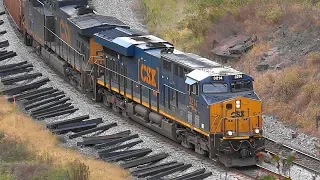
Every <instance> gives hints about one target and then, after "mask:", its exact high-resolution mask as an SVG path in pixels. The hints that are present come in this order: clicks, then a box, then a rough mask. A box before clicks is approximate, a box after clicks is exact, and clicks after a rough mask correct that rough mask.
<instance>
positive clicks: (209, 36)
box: [140, 0, 320, 135]
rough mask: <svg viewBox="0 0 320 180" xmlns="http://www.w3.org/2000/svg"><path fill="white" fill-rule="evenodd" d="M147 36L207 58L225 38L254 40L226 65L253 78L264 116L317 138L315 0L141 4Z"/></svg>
mask: <svg viewBox="0 0 320 180" xmlns="http://www.w3.org/2000/svg"><path fill="white" fill-rule="evenodd" d="M140 2H141V3H140V4H141V6H140V7H141V11H143V12H144V13H145V15H146V20H147V24H148V27H149V29H150V31H152V32H153V33H155V34H157V35H159V36H161V37H162V38H165V39H166V40H168V41H170V42H172V43H174V44H175V46H176V47H177V48H179V49H182V50H184V51H189V52H190V51H191V52H195V53H198V54H200V55H202V56H205V57H209V58H211V59H213V60H214V58H212V57H213V56H212V50H213V48H214V47H215V46H217V44H218V45H219V43H220V44H222V45H223V42H224V41H225V40H226V39H229V38H232V37H239V36H248V37H252V36H254V37H256V39H257V41H256V42H255V45H254V46H253V48H252V49H251V50H250V51H249V52H248V53H246V54H244V55H242V56H241V58H240V60H238V61H233V62H231V63H228V65H231V66H232V67H234V68H235V69H238V70H241V71H243V72H245V73H248V74H250V75H252V76H253V77H254V78H255V83H254V84H255V89H256V91H257V93H258V95H259V97H260V98H261V99H262V101H263V112H264V113H265V114H272V115H276V116H277V117H279V118H280V119H281V120H282V121H284V122H288V123H289V124H291V125H293V126H294V127H297V128H298V129H301V130H303V131H305V132H308V133H312V134H318V135H320V131H318V130H317V129H316V128H315V118H316V116H317V115H318V114H320V101H319V100H320V88H319V87H318V85H319V79H320V75H319V66H320V38H319V37H320V31H319V28H320V18H319V16H318V15H319V11H320V2H319V1H317V0H290V1H281V0H269V1H264V0H259V1H253V0H244V1H238V0H219V1H207V0H200V1H188V0H177V1H173V0H165V1H161V2H157V3H155V2H154V0H140Z"/></svg>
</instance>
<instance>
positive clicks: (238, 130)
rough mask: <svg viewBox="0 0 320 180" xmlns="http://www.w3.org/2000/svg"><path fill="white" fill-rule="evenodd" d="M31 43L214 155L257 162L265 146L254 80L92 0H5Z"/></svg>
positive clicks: (113, 103) (141, 118) (95, 90)
mask: <svg viewBox="0 0 320 180" xmlns="http://www.w3.org/2000/svg"><path fill="white" fill-rule="evenodd" d="M4 5H5V7H6V9H7V11H8V12H9V15H10V16H11V17H12V19H13V21H14V22H15V24H16V26H17V27H18V29H19V30H20V31H21V32H22V34H23V35H24V36H23V37H24V42H25V44H26V45H29V46H34V47H35V49H36V50H37V52H38V53H39V55H41V56H42V57H43V60H44V61H46V62H47V63H48V64H50V65H51V66H53V68H55V69H56V70H57V71H58V72H60V73H61V74H62V75H63V76H65V77H66V79H67V80H69V81H70V83H72V84H73V85H74V86H76V87H78V88H79V89H80V90H82V91H83V92H84V93H87V94H90V95H91V96H92V97H93V100H94V101H100V102H101V101H103V103H104V104H105V105H106V106H108V107H110V108H112V109H113V110H114V111H116V112H119V113H121V114H122V115H123V116H125V117H129V118H130V119H132V120H134V121H137V122H139V123H141V124H143V125H144V126H146V127H148V128H150V129H152V130H154V131H156V132H158V133H160V134H162V135H164V136H166V137H168V138H170V139H172V140H174V141H176V142H178V143H181V145H183V146H184V147H187V148H190V149H193V150H194V151H196V152H197V153H199V154H203V155H206V156H208V157H209V158H211V159H216V158H218V160H219V161H220V162H221V163H223V164H224V165H225V166H227V167H231V166H250V165H255V164H256V160H257V157H256V154H258V153H259V152H260V151H263V150H264V149H263V148H264V138H263V135H262V114H261V101H260V99H259V97H258V96H257V94H256V93H255V92H254V90H253V78H252V77H250V76H249V75H247V74H244V73H242V72H239V71H237V70H235V69H232V68H231V67H226V66H223V65H221V64H218V63H216V62H214V61H211V60H209V59H206V58H203V57H200V56H198V55H195V54H192V53H184V52H181V51H179V50H177V49H175V48H174V46H173V45H172V44H171V43H169V42H167V41H165V40H163V39H160V38H158V37H155V36H153V35H150V34H145V33H143V32H140V31H138V30H135V29H131V28H130V27H129V26H128V25H126V24H125V23H123V22H121V21H120V20H118V19H116V18H115V17H110V16H103V15H99V14H97V13H96V12H94V11H93V10H92V9H91V8H90V7H89V6H88V2H87V0H4Z"/></svg>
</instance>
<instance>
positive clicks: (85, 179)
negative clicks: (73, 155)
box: [68, 160, 90, 180]
mask: <svg viewBox="0 0 320 180" xmlns="http://www.w3.org/2000/svg"><path fill="white" fill-rule="evenodd" d="M68 175H69V179H70V180H89V176H90V171H89V167H88V166H87V165H85V164H84V163H81V162H80V161H79V160H75V161H74V162H72V163H70V164H69V165H68Z"/></svg>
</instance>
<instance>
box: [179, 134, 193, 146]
mask: <svg viewBox="0 0 320 180" xmlns="http://www.w3.org/2000/svg"><path fill="white" fill-rule="evenodd" d="M181 145H182V146H183V147H185V148H188V149H191V148H192V146H191V144H190V143H189V142H188V141H187V138H186V137H185V136H184V135H182V136H181Z"/></svg>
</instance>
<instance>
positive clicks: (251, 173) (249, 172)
mask: <svg viewBox="0 0 320 180" xmlns="http://www.w3.org/2000/svg"><path fill="white" fill-rule="evenodd" d="M232 171H234V172H236V173H239V174H241V175H243V176H246V177H247V178H250V179H259V178H262V177H264V176H273V177H275V178H277V179H279V180H282V179H286V178H288V177H287V176H285V175H282V174H279V173H278V172H275V171H272V170H270V169H268V168H266V167H263V166H261V165H256V166H251V167H242V168H233V169H232Z"/></svg>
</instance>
